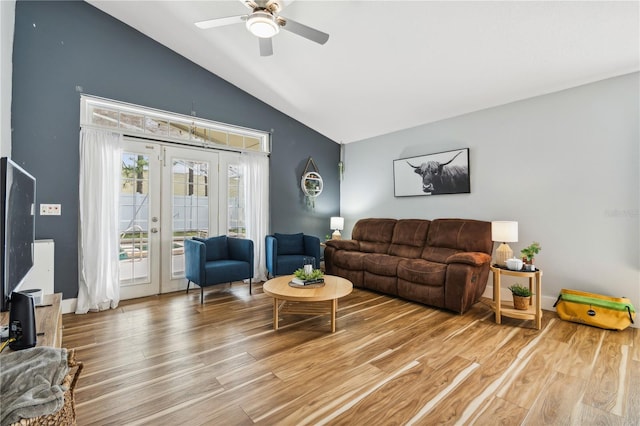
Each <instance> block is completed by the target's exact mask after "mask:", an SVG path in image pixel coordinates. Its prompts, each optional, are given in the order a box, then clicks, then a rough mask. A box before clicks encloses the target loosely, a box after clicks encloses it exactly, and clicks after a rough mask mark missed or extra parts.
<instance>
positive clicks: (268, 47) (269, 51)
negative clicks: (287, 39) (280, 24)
mask: <svg viewBox="0 0 640 426" xmlns="http://www.w3.org/2000/svg"><path fill="white" fill-rule="evenodd" d="M258 42H259V43H260V56H271V55H273V42H272V41H271V39H270V38H258Z"/></svg>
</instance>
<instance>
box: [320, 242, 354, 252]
mask: <svg viewBox="0 0 640 426" xmlns="http://www.w3.org/2000/svg"><path fill="white" fill-rule="evenodd" d="M325 244H326V245H327V246H328V247H333V248H334V249H336V250H360V243H359V242H358V241H357V240H328V241H327V242H326V243H325Z"/></svg>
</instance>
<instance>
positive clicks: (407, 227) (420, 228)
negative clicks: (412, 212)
mask: <svg viewBox="0 0 640 426" xmlns="http://www.w3.org/2000/svg"><path fill="white" fill-rule="evenodd" d="M430 223H431V222H430V221H428V220H423V219H400V220H398V222H397V223H396V226H395V228H394V229H393V237H392V239H391V245H390V246H389V254H390V255H393V256H400V257H408V258H412V259H415V258H418V257H420V254H421V253H422V249H423V247H424V245H425V242H426V240H427V233H428V231H429V224H430Z"/></svg>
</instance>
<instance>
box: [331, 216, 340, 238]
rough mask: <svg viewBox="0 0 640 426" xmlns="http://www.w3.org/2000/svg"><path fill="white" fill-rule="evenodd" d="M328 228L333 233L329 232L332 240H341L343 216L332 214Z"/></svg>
mask: <svg viewBox="0 0 640 426" xmlns="http://www.w3.org/2000/svg"><path fill="white" fill-rule="evenodd" d="M329 228H331V229H333V234H331V239H332V240H341V239H342V235H340V231H342V230H343V229H344V218H343V217H337V216H334V217H332V218H331V222H330V226H329Z"/></svg>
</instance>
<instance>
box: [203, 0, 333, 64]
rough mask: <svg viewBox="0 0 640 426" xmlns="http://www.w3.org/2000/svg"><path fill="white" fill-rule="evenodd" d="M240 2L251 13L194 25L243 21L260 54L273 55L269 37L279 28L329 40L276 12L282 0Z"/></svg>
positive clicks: (323, 34)
mask: <svg viewBox="0 0 640 426" xmlns="http://www.w3.org/2000/svg"><path fill="white" fill-rule="evenodd" d="M240 2H242V4H244V5H245V6H246V7H248V8H249V9H251V13H249V14H248V15H238V16H228V17H226V18H217V19H209V20H207V21H200V22H196V23H195V25H196V27H198V28H201V29H209V28H214V27H222V26H224V25H232V24H240V23H242V22H245V25H246V26H247V29H248V30H249V32H250V33H251V34H253V35H255V36H256V37H258V41H259V43H260V56H270V55H273V43H272V42H271V37H273V36H275V35H276V34H278V32H280V28H282V29H285V30H287V31H289V32H292V33H294V34H297V35H299V36H301V37H304V38H306V39H308V40H311V41H314V42H316V43H319V44H325V43H326V42H327V40H329V34H327V33H323V32H322V31H318V30H316V29H314V28H311V27H308V26H306V25H304V24H301V23H299V22H296V21H294V20H293V19H289V18H285V17H284V16H280V15H279V14H278V13H279V12H280V11H281V10H282V7H283V1H282V0H240Z"/></svg>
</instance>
